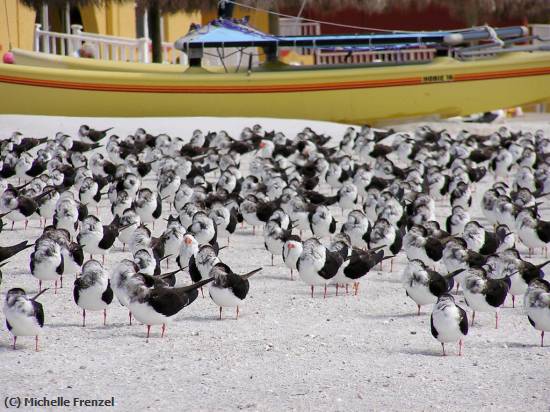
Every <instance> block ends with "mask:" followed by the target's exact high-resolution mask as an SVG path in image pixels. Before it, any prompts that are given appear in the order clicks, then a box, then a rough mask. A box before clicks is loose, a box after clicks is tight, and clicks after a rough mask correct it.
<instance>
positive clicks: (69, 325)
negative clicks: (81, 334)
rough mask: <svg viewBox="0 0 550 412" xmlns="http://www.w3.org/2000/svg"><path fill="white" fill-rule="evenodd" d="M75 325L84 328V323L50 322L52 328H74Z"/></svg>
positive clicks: (49, 325)
mask: <svg viewBox="0 0 550 412" xmlns="http://www.w3.org/2000/svg"><path fill="white" fill-rule="evenodd" d="M74 327H79V328H82V323H50V324H48V328H52V329H63V328H74Z"/></svg>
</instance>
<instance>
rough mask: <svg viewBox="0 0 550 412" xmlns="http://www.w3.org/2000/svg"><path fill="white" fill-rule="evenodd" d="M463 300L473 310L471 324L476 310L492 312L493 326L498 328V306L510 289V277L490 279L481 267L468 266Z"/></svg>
mask: <svg viewBox="0 0 550 412" xmlns="http://www.w3.org/2000/svg"><path fill="white" fill-rule="evenodd" d="M463 289H464V300H465V301H466V304H467V305H468V306H469V307H470V308H471V309H472V310H473V314H472V325H473V324H474V321H475V313H476V312H494V313H495V328H496V329H498V314H499V308H500V306H502V304H503V303H504V301H505V300H506V295H507V294H508V291H509V290H510V278H509V277H505V278H501V279H492V278H490V277H488V276H487V272H486V271H485V269H483V268H470V269H468V270H467V271H466V274H465V275H464V284H463Z"/></svg>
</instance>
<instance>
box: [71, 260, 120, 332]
mask: <svg viewBox="0 0 550 412" xmlns="http://www.w3.org/2000/svg"><path fill="white" fill-rule="evenodd" d="M113 296H114V294H113V290H112V289H111V281H110V279H109V275H108V274H107V272H106V271H105V270H104V269H103V266H102V265H101V263H99V262H98V261H97V260H89V261H87V262H86V263H85V264H84V265H83V266H82V273H81V275H80V276H79V277H78V278H76V280H75V282H74V288H73V298H74V301H75V303H76V304H77V305H78V306H79V307H80V308H82V326H86V311H87V310H88V311H100V310H102V311H103V325H106V324H107V306H109V305H110V304H111V302H112V301H113Z"/></svg>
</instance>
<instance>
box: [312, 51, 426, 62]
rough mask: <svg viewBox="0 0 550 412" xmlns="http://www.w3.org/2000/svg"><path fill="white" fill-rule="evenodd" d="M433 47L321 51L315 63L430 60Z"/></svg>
mask: <svg viewBox="0 0 550 412" xmlns="http://www.w3.org/2000/svg"><path fill="white" fill-rule="evenodd" d="M435 53H436V51H435V49H410V50H381V51H356V52H353V53H349V52H346V51H334V52H329V51H322V52H321V53H319V54H317V64H369V63H406V62H411V63H412V62H423V61H431V60H433V58H434V57H435Z"/></svg>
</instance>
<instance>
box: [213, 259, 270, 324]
mask: <svg viewBox="0 0 550 412" xmlns="http://www.w3.org/2000/svg"><path fill="white" fill-rule="evenodd" d="M260 270H262V268H258V269H255V270H253V271H251V272H248V273H246V274H244V275H238V274H236V273H233V271H232V270H231V268H230V267H229V266H227V265H226V264H225V263H221V262H219V263H217V264H215V265H214V266H213V267H212V269H211V271H210V274H209V276H210V277H211V278H213V279H214V281H213V282H212V284H211V285H210V288H209V290H208V293H209V294H210V298H212V300H213V301H214V303H215V304H216V305H218V306H219V307H220V320H221V318H222V309H223V308H224V307H236V308H237V309H236V310H237V314H236V319H238V318H239V305H240V304H241V303H242V302H243V300H244V299H245V298H246V295H248V290H249V289H250V283H249V281H248V278H249V277H250V276H252V275H254V274H255V273H258V272H259V271H260Z"/></svg>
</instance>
